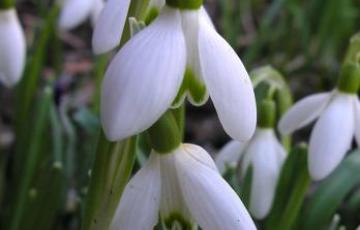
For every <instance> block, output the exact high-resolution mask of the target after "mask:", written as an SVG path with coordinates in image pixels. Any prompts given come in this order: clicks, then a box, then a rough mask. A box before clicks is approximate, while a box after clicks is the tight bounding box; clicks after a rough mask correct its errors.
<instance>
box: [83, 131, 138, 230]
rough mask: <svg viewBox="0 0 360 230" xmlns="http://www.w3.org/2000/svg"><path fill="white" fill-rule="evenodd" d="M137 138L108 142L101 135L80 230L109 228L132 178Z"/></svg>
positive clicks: (102, 134)
mask: <svg viewBox="0 0 360 230" xmlns="http://www.w3.org/2000/svg"><path fill="white" fill-rule="evenodd" d="M136 139H137V138H136V137H132V138H129V139H127V140H123V141H120V142H117V143H110V142H108V141H107V140H106V137H105V135H104V133H103V132H102V133H101V135H100V138H99V143H98V147H97V151H96V157H95V164H94V168H93V171H92V173H91V174H92V175H91V180H90V187H89V193H88V195H87V197H86V204H85V210H84V216H83V217H84V218H83V223H82V228H81V229H83V230H90V229H94V230H95V229H109V225H110V223H111V219H112V216H113V214H114V212H115V210H116V207H117V205H118V203H119V200H120V197H121V194H122V192H123V190H124V188H125V185H126V183H127V181H128V179H129V177H130V175H131V171H132V168H133V164H134V159H135V157H136V154H135V153H136V142H137V141H136Z"/></svg>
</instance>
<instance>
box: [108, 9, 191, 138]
mask: <svg viewBox="0 0 360 230" xmlns="http://www.w3.org/2000/svg"><path fill="white" fill-rule="evenodd" d="M184 68H185V42H184V37H183V35H182V30H181V21H180V14H179V12H178V11H177V10H172V9H168V8H164V10H163V12H162V14H161V15H159V17H158V18H157V19H156V20H155V21H154V23H152V24H151V25H150V26H148V27H147V28H145V29H144V30H142V31H140V32H139V33H137V34H136V35H135V36H134V37H133V38H132V39H131V40H130V41H129V42H128V43H127V44H125V46H124V47H123V48H122V49H121V50H120V51H119V53H118V54H117V55H116V56H115V58H114V59H113V60H112V62H111V64H110V66H109V68H108V70H107V72H106V74H105V79H104V81H103V84H102V92H101V121H102V125H103V128H104V131H105V134H106V136H107V137H108V138H109V139H110V140H120V139H122V138H125V137H128V136H131V135H134V134H137V133H140V132H142V131H144V130H145V129H147V128H149V127H150V126H151V125H152V124H153V123H154V122H155V121H156V120H157V119H158V118H159V117H160V116H161V115H162V114H163V113H164V112H165V111H166V110H167V109H168V108H169V106H170V105H171V102H172V101H173V99H174V97H175V96H176V94H177V91H178V89H179V87H180V84H181V81H182V77H183V74H184Z"/></svg>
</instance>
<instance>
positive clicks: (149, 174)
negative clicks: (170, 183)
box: [110, 153, 161, 230]
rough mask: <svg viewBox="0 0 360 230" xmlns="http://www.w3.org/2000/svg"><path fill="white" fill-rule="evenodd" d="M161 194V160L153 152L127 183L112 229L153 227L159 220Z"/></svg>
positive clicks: (123, 229)
mask: <svg viewBox="0 0 360 230" xmlns="http://www.w3.org/2000/svg"><path fill="white" fill-rule="evenodd" d="M160 194H161V176H160V161H159V158H158V156H157V154H156V153H152V154H151V156H150V158H149V160H148V162H147V163H146V164H145V165H144V167H143V168H142V169H140V171H139V172H137V173H136V175H135V176H134V177H133V178H132V179H131V180H130V182H129V183H128V184H127V185H126V187H125V190H124V193H123V195H122V197H121V199H120V203H119V205H118V207H117V209H116V212H115V216H114V218H113V221H112V223H111V227H110V229H111V230H133V229H152V228H153V226H154V225H155V224H156V223H157V222H158V212H159V206H160Z"/></svg>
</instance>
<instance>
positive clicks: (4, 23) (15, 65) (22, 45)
mask: <svg viewBox="0 0 360 230" xmlns="http://www.w3.org/2000/svg"><path fill="white" fill-rule="evenodd" d="M0 31H1V37H0V82H1V83H2V84H4V85H5V86H7V87H11V86H13V85H15V84H16V83H17V82H18V81H19V80H20V78H21V76H22V73H23V70H24V66H25V55H26V42H25V35H24V32H23V30H22V28H21V25H20V22H19V19H18V16H17V13H16V10H15V9H14V8H9V9H0Z"/></svg>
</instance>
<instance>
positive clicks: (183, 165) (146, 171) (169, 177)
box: [110, 144, 256, 230]
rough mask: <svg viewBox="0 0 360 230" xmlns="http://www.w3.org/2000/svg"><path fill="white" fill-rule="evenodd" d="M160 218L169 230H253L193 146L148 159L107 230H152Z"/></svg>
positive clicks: (234, 197)
mask: <svg viewBox="0 0 360 230" xmlns="http://www.w3.org/2000/svg"><path fill="white" fill-rule="evenodd" d="M159 214H160V218H161V222H162V224H163V225H165V227H166V228H167V229H193V227H194V226H196V224H198V225H199V226H200V227H201V228H202V229H205V230H209V229H221V230H234V229H244V230H252V229H256V227H255V225H254V223H253V221H252V219H251V217H250V215H249V214H248V212H247V210H246V209H245V207H244V205H243V204H242V202H241V200H240V199H239V197H238V196H237V194H236V193H235V192H234V191H233V190H232V189H231V187H230V186H229V185H228V184H227V183H226V181H225V180H224V179H223V178H222V177H221V175H220V174H219V172H218V171H217V169H216V166H215V164H214V162H213V161H212V159H211V157H210V155H209V154H208V153H207V152H206V151H205V150H204V149H202V148H201V147H198V146H196V145H192V144H182V145H180V146H179V147H178V148H177V149H175V150H173V151H172V152H171V153H167V154H158V153H156V152H155V151H153V152H152V153H151V155H150V157H149V160H148V162H147V163H146V164H145V165H144V167H143V168H142V169H140V171H139V172H137V173H136V174H135V176H134V177H133V178H132V179H131V180H130V182H129V183H128V184H127V186H126V188H125V190H124V193H123V195H122V197H121V199H120V203H119V205H118V207H117V210H116V213H115V216H114V218H113V221H112V224H111V228H110V229H112V230H117V229H119V230H120V229H121V230H133V229H153V227H154V226H155V225H156V224H157V222H158V219H159V218H158V216H159Z"/></svg>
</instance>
